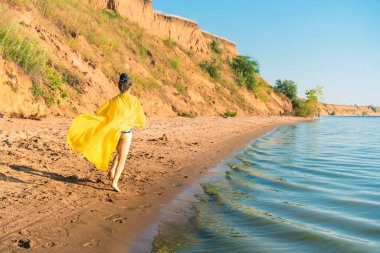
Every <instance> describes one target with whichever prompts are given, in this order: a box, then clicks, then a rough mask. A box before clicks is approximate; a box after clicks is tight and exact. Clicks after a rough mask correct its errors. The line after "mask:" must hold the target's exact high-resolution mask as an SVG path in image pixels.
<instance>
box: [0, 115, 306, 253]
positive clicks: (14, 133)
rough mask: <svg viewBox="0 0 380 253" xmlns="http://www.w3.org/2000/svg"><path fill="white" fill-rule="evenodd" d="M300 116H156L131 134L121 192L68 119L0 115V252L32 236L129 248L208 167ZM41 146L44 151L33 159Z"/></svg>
mask: <svg viewBox="0 0 380 253" xmlns="http://www.w3.org/2000/svg"><path fill="white" fill-rule="evenodd" d="M8 120H10V121H8ZM302 121H305V119H303V118H296V117H279V116H277V117H241V118H239V117H236V118H227V119H223V118H220V117H198V118H195V119H187V118H152V119H150V124H149V125H148V126H147V130H144V131H136V134H134V137H133V141H132V148H131V152H130V155H129V159H128V160H127V163H126V169H125V171H124V173H123V176H122V181H121V182H120V183H121V184H120V186H121V188H122V191H123V192H122V193H119V194H118V193H115V192H113V191H112V190H110V184H109V181H108V180H107V176H106V173H101V172H99V171H96V170H94V169H93V165H92V164H91V163H89V162H88V161H86V160H85V159H84V158H83V157H81V155H80V154H78V153H74V152H72V151H71V150H69V149H68V147H67V144H66V143H64V137H65V134H66V131H67V129H68V127H69V125H70V123H71V119H65V118H49V119H44V120H42V121H32V120H22V119H1V120H0V126H1V128H0V129H4V130H2V131H1V133H0V140H1V141H2V146H0V148H1V151H5V152H1V153H2V154H3V155H1V156H0V158H1V161H2V162H1V163H0V169H1V172H2V174H1V176H2V175H3V176H2V178H0V179H2V180H1V181H0V182H2V181H5V182H6V184H3V185H5V186H4V187H1V190H2V192H4V193H5V198H4V197H3V202H4V203H2V205H1V206H0V207H1V209H0V210H1V212H0V216H2V220H4V221H5V224H6V225H3V226H2V227H1V230H0V252H2V250H17V249H20V244H21V245H22V242H25V241H26V242H27V241H28V240H29V245H30V249H31V250H32V251H35V252H37V251H38V252H49V251H52V250H54V251H57V252H72V251H75V250H77V251H78V250H80V251H81V252H106V251H111V250H112V251H114V252H125V250H127V249H129V248H130V246H131V245H132V242H133V241H134V240H135V239H136V238H137V237H138V236H139V235H141V233H142V231H143V230H144V229H145V228H147V226H149V225H150V224H152V223H153V222H154V220H156V219H157V218H158V217H159V213H158V212H159V210H160V207H161V206H162V205H166V204H167V203H169V202H170V201H171V200H173V199H174V198H175V197H176V196H177V195H178V194H179V193H180V192H182V191H183V190H184V189H186V188H187V187H189V186H190V185H192V184H194V183H195V182H196V181H198V180H199V178H201V177H202V176H203V173H204V172H205V171H207V170H209V169H211V168H213V167H214V166H216V165H217V164H219V163H220V162H221V161H222V160H224V159H226V158H228V157H229V156H230V155H232V154H233V153H234V152H236V151H237V150H239V149H241V148H242V147H243V146H244V145H247V144H248V143H250V142H251V141H253V140H254V139H256V138H258V137H260V136H262V135H263V134H265V133H267V132H269V131H271V130H273V129H274V128H276V127H278V126H280V125H285V124H295V123H298V122H302ZM14 123H18V124H16V125H17V127H15V124H14ZM49 127H50V128H49ZM148 127H149V128H148ZM45 149H46V150H45ZM40 150H42V151H40ZM38 152H41V156H38V158H37V159H33V157H31V156H32V155H36V153H38ZM42 152H43V153H46V152H50V155H49V156H47V157H44V154H43V153H42ZM54 154H55V155H54ZM57 154H58V155H57ZM60 157H62V158H64V159H58V158H60ZM195 157H196V159H195ZM48 158H49V159H48ZM78 167H80V169H78ZM15 185H17V186H21V187H18V188H22V190H21V191H19V190H20V189H15V187H14V186H15ZM41 195H42V196H43V198H41ZM57 200H59V201H57ZM57 202H58V203H57ZM3 204H4V205H3ZM7 204H8V205H7ZM28 206H34V208H32V209H30V208H29V209H28ZM20 210H23V211H24V210H25V212H23V211H21V212H20ZM27 213H28V214H29V215H28V218H27V219H24V217H23V216H24V215H26V214H27ZM20 241H21V242H20Z"/></svg>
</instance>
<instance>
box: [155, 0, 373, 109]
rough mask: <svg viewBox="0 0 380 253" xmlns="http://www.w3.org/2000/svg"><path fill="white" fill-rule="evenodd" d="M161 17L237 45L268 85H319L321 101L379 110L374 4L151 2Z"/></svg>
mask: <svg viewBox="0 0 380 253" xmlns="http://www.w3.org/2000/svg"><path fill="white" fill-rule="evenodd" d="M153 6H154V8H155V9H156V10H159V11H161V12H164V13H168V14H175V15H178V16H182V17H185V18H188V19H192V20H195V21H197V22H198V23H199V24H200V27H201V28H202V29H203V30H206V31H208V32H211V33H214V34H217V35H219V36H222V37H225V38H228V39H230V40H232V41H234V42H236V44H237V47H238V50H239V54H242V55H249V56H251V57H254V58H255V59H256V60H258V62H259V63H260V66H261V75H262V76H263V77H264V78H265V79H266V80H267V81H268V82H270V83H271V84H274V82H275V80H276V79H291V80H294V81H295V82H296V83H297V85H298V95H299V96H301V97H302V96H304V93H305V90H307V89H310V88H314V87H316V86H317V85H323V86H324V102H326V103H336V104H358V105H377V106H380V0H261V1H259V0H176V1H169V0H153Z"/></svg>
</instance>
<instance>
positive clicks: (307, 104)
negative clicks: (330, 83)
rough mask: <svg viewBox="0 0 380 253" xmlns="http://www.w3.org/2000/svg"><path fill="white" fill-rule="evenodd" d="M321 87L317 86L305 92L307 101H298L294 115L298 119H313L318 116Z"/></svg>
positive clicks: (321, 93)
mask: <svg viewBox="0 0 380 253" xmlns="http://www.w3.org/2000/svg"><path fill="white" fill-rule="evenodd" d="M322 89H323V87H322V86H318V87H317V88H315V89H311V90H307V91H306V92H305V94H306V97H307V99H306V100H303V101H300V104H299V107H298V108H297V109H296V111H295V115H296V116H299V117H314V116H316V115H319V112H320V108H319V100H320V99H321V97H322V95H323V91H322Z"/></svg>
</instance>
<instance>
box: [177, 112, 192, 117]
mask: <svg viewBox="0 0 380 253" xmlns="http://www.w3.org/2000/svg"><path fill="white" fill-rule="evenodd" d="M178 116H180V117H185V118H195V117H196V115H195V114H194V113H193V112H181V113H178Z"/></svg>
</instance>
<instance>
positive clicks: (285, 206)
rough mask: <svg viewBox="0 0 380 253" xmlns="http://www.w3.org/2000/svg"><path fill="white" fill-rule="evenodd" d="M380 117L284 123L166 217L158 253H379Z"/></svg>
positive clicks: (161, 225) (160, 228) (228, 163)
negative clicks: (294, 123)
mask: <svg viewBox="0 0 380 253" xmlns="http://www.w3.org/2000/svg"><path fill="white" fill-rule="evenodd" d="M378 127H380V117H322V118H320V119H318V120H315V121H313V122H305V123H300V124H296V125H290V126H282V127H280V128H278V129H276V130H274V131H273V132H271V133H269V134H267V135H265V136H263V137H262V138H259V139H257V140H255V141H253V142H252V143H251V144H250V145H248V146H247V147H246V148H245V149H244V150H242V151H240V152H237V153H236V154H235V155H234V156H233V157H231V158H229V159H227V160H226V161H225V162H223V163H222V164H221V165H220V166H219V167H217V168H215V169H214V170H213V171H211V172H210V173H209V175H208V176H206V177H205V178H203V179H202V180H201V181H200V182H199V183H198V184H197V185H196V186H195V187H193V188H192V189H189V190H187V191H186V192H184V193H183V194H181V196H179V197H178V198H177V199H176V200H175V201H173V203H172V204H171V205H170V206H169V207H168V208H167V209H166V210H165V211H163V215H162V218H161V221H160V223H159V225H158V234H157V235H156V236H155V238H154V241H153V242H152V247H153V250H152V251H153V252H181V253H183V252H186V253H187V252H218V253H223V252H250V253H251V252H320V253H322V252H380V131H379V129H378Z"/></svg>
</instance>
